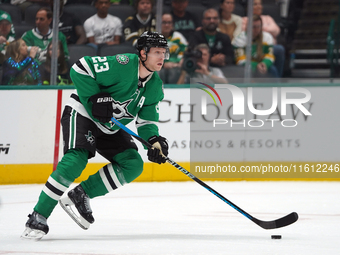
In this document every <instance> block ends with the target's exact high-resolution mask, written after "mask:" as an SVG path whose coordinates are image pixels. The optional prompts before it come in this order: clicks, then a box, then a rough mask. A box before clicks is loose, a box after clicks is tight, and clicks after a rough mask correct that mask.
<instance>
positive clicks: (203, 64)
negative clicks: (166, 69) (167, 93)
mask: <svg viewBox="0 0 340 255" xmlns="http://www.w3.org/2000/svg"><path fill="white" fill-rule="evenodd" d="M194 51H201V53H202V57H201V58H200V59H198V60H197V69H196V70H195V71H194V72H192V73H188V72H187V71H185V68H184V69H183V68H182V71H181V75H180V77H179V79H178V81H177V84H183V83H186V84H189V83H190V79H193V80H194V81H199V82H204V83H208V84H216V83H217V84H226V83H228V80H227V78H226V77H225V76H224V74H223V72H222V71H221V69H220V68H218V67H212V66H210V63H209V61H210V47H209V46H208V45H207V44H205V43H202V44H198V45H197V46H196V47H195V48H194Z"/></svg>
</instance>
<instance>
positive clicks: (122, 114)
mask: <svg viewBox="0 0 340 255" xmlns="http://www.w3.org/2000/svg"><path fill="white" fill-rule="evenodd" d="M131 101H132V99H129V100H127V101H125V102H123V103H121V102H118V101H115V100H114V99H113V102H112V107H113V117H114V118H115V119H117V120H120V119H125V118H128V119H133V118H134V117H133V115H132V114H130V113H129V110H128V109H127V107H128V105H129V104H130V102H131Z"/></svg>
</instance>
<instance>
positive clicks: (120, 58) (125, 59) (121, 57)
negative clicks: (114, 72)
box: [116, 55, 129, 65]
mask: <svg viewBox="0 0 340 255" xmlns="http://www.w3.org/2000/svg"><path fill="white" fill-rule="evenodd" d="M116 59H117V61H118V63H119V64H122V65H126V64H127V63H129V58H128V56H125V55H117V56H116Z"/></svg>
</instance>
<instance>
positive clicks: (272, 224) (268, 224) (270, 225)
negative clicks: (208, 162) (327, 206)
mask: <svg viewBox="0 0 340 255" xmlns="http://www.w3.org/2000/svg"><path fill="white" fill-rule="evenodd" d="M111 121H112V122H114V123H115V124H116V125H117V126H118V127H120V128H121V129H123V130H124V131H125V132H126V133H128V134H130V135H131V136H133V137H134V138H135V139H136V140H138V141H140V142H141V143H142V144H144V145H145V146H146V147H147V148H148V149H151V148H152V145H151V144H150V143H148V142H147V141H145V140H144V139H143V138H141V137H140V136H139V135H137V134H136V133H134V132H133V131H132V130H130V129H129V128H127V127H126V126H124V125H123V124H122V123H120V122H119V121H118V120H116V119H115V118H113V117H112V118H111ZM166 160H167V162H169V163H170V164H171V165H173V166H174V167H176V168H177V169H178V170H180V171H181V172H182V173H184V174H185V175H186V176H188V177H189V178H191V179H192V180H194V181H195V182H197V183H198V184H200V185H201V186H203V187H204V188H206V189H207V190H208V191H210V192H211V193H212V194H214V195H215V196H217V197H218V198H220V199H221V200H223V201H224V202H226V203H227V204H228V205H230V206H231V207H232V208H234V209H235V210H236V211H238V212H239V213H241V214H243V215H244V216H245V217H247V218H248V219H250V220H251V221H252V222H254V223H255V224H257V225H259V226H260V227H262V228H264V229H275V228H281V227H285V226H288V225H290V224H292V223H294V222H296V221H297V220H298V218H299V216H298V214H297V213H296V212H292V213H290V214H288V215H286V216H284V217H282V218H279V219H277V220H272V221H263V220H259V219H256V218H255V217H253V216H251V215H250V214H249V213H247V212H246V211H244V210H242V209H241V208H240V207H238V206H237V205H235V204H234V203H232V202H231V201H229V200H228V199H226V198H225V197H224V196H222V195H221V194H220V193H218V192H217V191H216V190H214V189H213V188H211V187H210V186H208V185H207V184H205V183H204V182H203V181H201V180H200V179H198V178H197V177H195V176H194V175H193V174H192V173H190V172H189V171H187V170H185V169H184V168H183V167H181V166H180V165H179V164H177V163H176V162H175V161H173V160H172V159H170V158H169V157H167V158H166Z"/></svg>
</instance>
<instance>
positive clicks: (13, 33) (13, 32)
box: [0, 10, 15, 38]
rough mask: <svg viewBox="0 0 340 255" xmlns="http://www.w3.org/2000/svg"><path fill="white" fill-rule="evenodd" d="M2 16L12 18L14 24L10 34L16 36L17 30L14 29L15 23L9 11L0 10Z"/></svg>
mask: <svg viewBox="0 0 340 255" xmlns="http://www.w3.org/2000/svg"><path fill="white" fill-rule="evenodd" d="M3 15H4V16H3ZM0 17H3V18H7V17H9V18H10V20H11V23H12V25H11V31H10V32H9V36H12V37H13V38H15V30H14V25H13V22H12V17H11V15H10V14H9V13H7V12H5V11H3V10H0Z"/></svg>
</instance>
